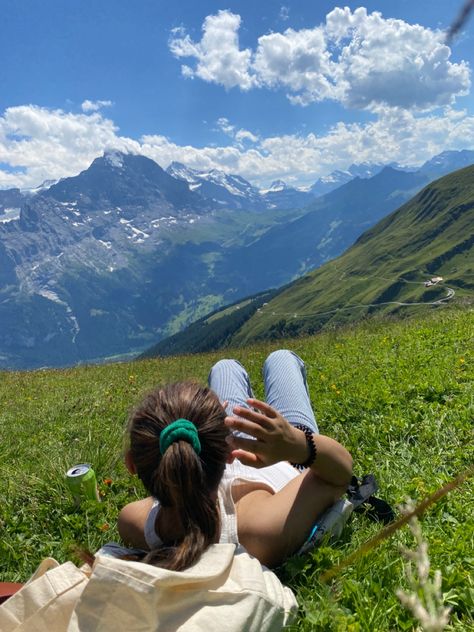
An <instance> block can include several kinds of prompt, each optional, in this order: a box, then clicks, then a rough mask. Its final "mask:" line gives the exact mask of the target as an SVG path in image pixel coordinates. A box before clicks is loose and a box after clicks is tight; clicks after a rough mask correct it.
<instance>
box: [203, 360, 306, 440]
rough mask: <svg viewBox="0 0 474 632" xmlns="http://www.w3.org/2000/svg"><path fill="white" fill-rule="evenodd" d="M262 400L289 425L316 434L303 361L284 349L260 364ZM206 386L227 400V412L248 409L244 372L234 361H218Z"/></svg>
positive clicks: (250, 394)
mask: <svg viewBox="0 0 474 632" xmlns="http://www.w3.org/2000/svg"><path fill="white" fill-rule="evenodd" d="M263 382H264V387H265V399H266V401H267V402H268V404H270V406H272V407H273V408H275V409H276V410H277V411H278V412H279V413H281V414H282V415H283V417H285V419H287V420H288V421H289V422H290V423H291V424H305V425H307V426H308V427H309V428H310V429H311V430H312V431H313V432H318V426H317V423H316V419H315V417H314V413H313V409H312V407H311V402H310V399H309V392H308V385H307V383H306V369H305V365H304V362H303V360H302V359H301V358H300V357H299V356H298V355H296V353H293V351H288V350H286V349H280V350H278V351H274V352H273V353H271V354H270V355H269V356H268V358H267V359H266V360H265V364H264V365H263ZM209 386H210V388H212V390H213V391H214V392H215V393H217V395H218V397H219V399H220V400H221V401H228V402H229V403H228V406H227V413H228V414H232V411H233V408H234V406H237V405H239V406H247V403H246V399H247V398H249V397H253V396H254V395H253V392H252V387H251V384H250V379H249V376H248V373H247V371H246V370H245V369H244V367H243V366H242V365H241V364H240V362H237V360H219V362H217V363H216V364H215V365H214V366H213V367H212V369H211V372H210V373H209Z"/></svg>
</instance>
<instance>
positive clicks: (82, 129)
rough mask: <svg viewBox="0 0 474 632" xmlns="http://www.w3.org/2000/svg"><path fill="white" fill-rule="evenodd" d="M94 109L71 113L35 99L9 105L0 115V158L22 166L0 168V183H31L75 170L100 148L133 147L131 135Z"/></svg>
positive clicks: (86, 164)
mask: <svg viewBox="0 0 474 632" xmlns="http://www.w3.org/2000/svg"><path fill="white" fill-rule="evenodd" d="M117 132H118V128H117V127H116V126H115V124H114V123H113V122H112V121H111V120H110V119H106V118H104V117H102V115H101V114H99V113H98V112H93V113H91V114H72V113H70V112H65V111H64V110H60V109H56V110H52V109H48V108H44V107H39V106H35V105H23V106H17V107H10V108H8V109H7V110H5V112H4V114H3V116H0V163H1V162H3V163H6V164H8V165H10V167H11V168H21V170H22V172H21V173H18V174H14V177H13V178H12V177H11V176H12V174H9V175H8V174H6V173H5V172H0V187H2V188H5V187H7V186H19V187H31V186H37V185H39V184H41V182H43V181H44V180H47V179H56V178H61V177H65V176H71V175H75V174H77V173H78V172H79V171H81V170H82V169H86V168H87V167H88V166H89V164H90V163H91V161H92V160H93V159H94V158H96V157H97V156H98V155H100V153H101V152H102V151H103V150H104V149H109V148H110V149H119V150H122V151H136V150H138V149H139V148H140V146H139V144H138V143H137V142H136V141H133V140H131V139H127V138H123V137H120V136H118V134H117Z"/></svg>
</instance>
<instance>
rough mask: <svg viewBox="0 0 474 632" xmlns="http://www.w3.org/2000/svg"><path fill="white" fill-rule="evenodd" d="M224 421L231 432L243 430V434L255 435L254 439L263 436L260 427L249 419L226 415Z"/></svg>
mask: <svg viewBox="0 0 474 632" xmlns="http://www.w3.org/2000/svg"><path fill="white" fill-rule="evenodd" d="M224 423H225V425H226V426H228V427H229V428H230V429H231V430H232V431H233V432H245V434H248V435H250V436H252V437H255V438H256V439H262V438H263V430H262V427H261V426H259V425H258V424H256V423H253V422H251V421H246V420H245V419H239V418H238V417H226V418H225V419H224Z"/></svg>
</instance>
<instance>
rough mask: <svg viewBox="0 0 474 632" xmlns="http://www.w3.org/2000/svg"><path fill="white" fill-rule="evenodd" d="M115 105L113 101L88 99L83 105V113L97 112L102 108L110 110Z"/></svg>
mask: <svg viewBox="0 0 474 632" xmlns="http://www.w3.org/2000/svg"><path fill="white" fill-rule="evenodd" d="M112 105H113V103H112V101H90V100H89V99H86V100H85V101H83V102H82V104H81V109H82V111H83V112H97V111H98V110H101V109H102V108H109V107H111V106H112Z"/></svg>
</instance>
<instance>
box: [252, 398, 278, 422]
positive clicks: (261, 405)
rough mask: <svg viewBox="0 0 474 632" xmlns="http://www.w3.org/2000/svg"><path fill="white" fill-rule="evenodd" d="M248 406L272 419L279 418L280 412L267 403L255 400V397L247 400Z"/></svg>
mask: <svg viewBox="0 0 474 632" xmlns="http://www.w3.org/2000/svg"><path fill="white" fill-rule="evenodd" d="M247 404H248V405H249V406H252V408H257V410H259V411H260V412H262V413H263V414H264V415H265V416H266V417H269V418H270V419H275V418H276V417H278V412H277V411H276V410H275V409H274V408H272V406H270V404H267V402H262V401H261V400H259V399H254V398H253V397H252V398H250V399H248V400H247Z"/></svg>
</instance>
